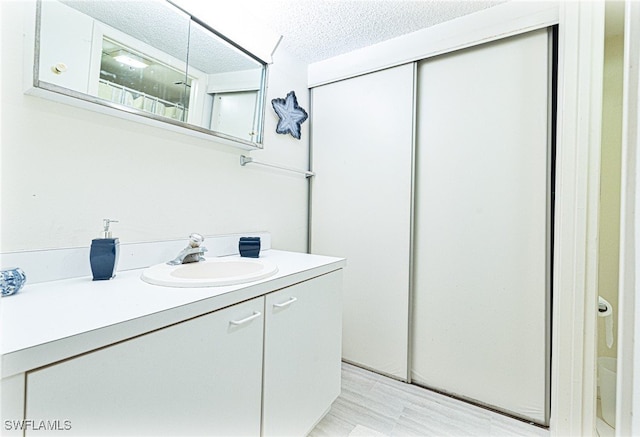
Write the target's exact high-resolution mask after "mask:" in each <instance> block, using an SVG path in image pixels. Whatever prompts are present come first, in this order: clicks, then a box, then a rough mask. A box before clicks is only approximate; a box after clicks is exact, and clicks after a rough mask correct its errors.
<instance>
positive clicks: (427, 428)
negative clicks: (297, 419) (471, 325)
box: [309, 363, 549, 437]
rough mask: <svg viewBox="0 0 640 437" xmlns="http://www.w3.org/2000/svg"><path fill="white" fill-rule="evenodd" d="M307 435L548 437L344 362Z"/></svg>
mask: <svg viewBox="0 0 640 437" xmlns="http://www.w3.org/2000/svg"><path fill="white" fill-rule="evenodd" d="M309 436H310V437H349V436H350V437H356V436H357V437H365V436H369V437H380V436H388V437H402V436H421V437H427V436H535V437H549V431H548V430H547V429H544V428H540V427H538V426H534V425H531V424H528V423H526V422H522V421H520V420H516V419H513V418H510V417H507V416H504V415H502V414H500V413H496V412H494V411H491V410H487V409H484V408H481V407H476V406H474V405H471V404H469V403H467V402H463V401H459V400H456V399H453V398H450V397H448V396H445V395H441V394H438V393H435V392H432V391H430V390H427V389H424V388H421V387H417V386H415V385H411V384H406V383H404V382H400V381H396V380H394V379H391V378H387V377H385V376H382V375H378V374H376V373H374V372H369V371H367V370H364V369H360V368H359V367H356V366H353V365H350V364H347V363H343V364H342V392H341V393H340V396H339V397H338V399H336V401H335V402H334V403H333V406H332V407H331V410H330V411H329V413H327V415H326V416H325V417H324V418H323V419H322V420H321V421H320V422H319V423H318V425H317V426H316V427H315V428H314V429H313V430H312V431H311V433H310V434H309Z"/></svg>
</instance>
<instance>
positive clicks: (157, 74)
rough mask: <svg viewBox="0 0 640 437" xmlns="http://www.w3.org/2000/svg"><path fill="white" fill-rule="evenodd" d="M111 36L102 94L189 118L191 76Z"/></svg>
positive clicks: (106, 48) (106, 44)
mask: <svg viewBox="0 0 640 437" xmlns="http://www.w3.org/2000/svg"><path fill="white" fill-rule="evenodd" d="M185 77H187V76H186V73H185V72H184V71H178V70H176V69H174V68H172V67H170V66H168V65H166V64H164V63H162V62H161V61H159V60H157V59H153V58H152V57H151V56H148V55H146V54H144V53H140V52H138V51H136V50H135V49H133V48H131V47H127V46H125V45H123V44H120V43H118V42H116V41H113V40H111V39H108V38H103V40H102V59H101V62H100V80H99V84H98V97H100V98H102V99H105V100H109V101H110V102H114V103H119V104H121V105H125V106H129V107H132V108H136V109H139V110H141V111H144V112H149V113H152V114H156V115H160V116H162V117H168V118H172V119H174V120H179V121H187V118H188V111H189V93H185V87H186V88H187V89H188V88H190V87H191V78H189V77H187V80H186V83H185Z"/></svg>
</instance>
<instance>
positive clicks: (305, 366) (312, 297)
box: [262, 270, 342, 436]
mask: <svg viewBox="0 0 640 437" xmlns="http://www.w3.org/2000/svg"><path fill="white" fill-rule="evenodd" d="M341 297H342V270H337V271H334V272H331V273H328V274H325V275H323V276H320V277H317V278H314V279H313V280H310V281H306V282H302V283H299V284H297V285H293V286H291V287H288V288H285V289H282V290H279V291H277V292H274V293H271V294H268V295H267V296H266V300H265V340H264V341H265V344H264V383H263V419H262V433H263V435H264V436H304V435H306V434H307V433H308V432H309V431H311V429H312V428H313V427H314V425H315V424H316V423H317V422H318V421H319V420H320V419H321V418H322V417H323V416H324V414H325V413H326V412H327V410H328V409H329V407H330V406H331V403H332V402H333V401H334V400H335V399H336V398H337V397H338V395H339V394H340V361H341V344H342V342H341V338H342V302H341Z"/></svg>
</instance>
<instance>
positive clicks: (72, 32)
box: [33, 0, 266, 148]
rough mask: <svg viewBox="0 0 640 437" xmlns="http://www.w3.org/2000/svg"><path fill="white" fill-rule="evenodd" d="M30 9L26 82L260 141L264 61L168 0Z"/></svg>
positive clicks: (105, 0) (254, 144)
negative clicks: (30, 59)
mask: <svg viewBox="0 0 640 437" xmlns="http://www.w3.org/2000/svg"><path fill="white" fill-rule="evenodd" d="M36 15H37V19H36V32H35V59H34V83H33V86H34V87H35V88H38V89H43V90H47V91H51V92H54V93H57V94H62V95H65V96H69V97H72V98H74V99H79V100H81V101H83V102H90V103H95V104H97V105H99V107H103V108H104V107H106V108H111V109H116V110H117V111H121V112H122V113H123V114H135V115H137V116H141V117H144V119H142V120H145V121H148V120H155V121H156V122H162V123H166V124H168V125H171V126H178V127H183V128H187V129H190V130H191V131H194V132H198V133H200V134H205V135H211V136H213V137H216V138H217V139H220V140H224V141H223V142H227V141H232V142H234V143H236V144H239V145H241V146H243V147H244V148H260V147H261V143H262V119H263V114H264V105H265V104H264V101H265V92H264V90H265V85H266V63H264V62H263V61H261V60H260V59H258V58H257V57H256V56H253V55H252V54H250V53H248V52H247V51H245V50H244V49H242V48H241V47H239V46H237V45H235V44H234V43H233V42H231V41H229V40H228V39H226V38H225V37H224V36H222V35H220V34H218V33H216V32H215V30H213V29H211V28H210V27H208V26H207V25H206V24H204V23H203V22H201V21H200V20H198V19H197V18H195V17H191V16H190V15H188V14H187V13H185V12H184V11H182V10H181V9H179V8H177V7H176V6H174V5H173V4H171V3H170V2H168V1H164V0H133V1H127V2H123V1H118V0H92V1H86V0H59V1H58V0H45V1H42V0H38V2H37V8H36ZM128 118H131V117H128Z"/></svg>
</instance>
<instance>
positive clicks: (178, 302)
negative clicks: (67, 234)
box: [0, 250, 346, 378]
mask: <svg viewBox="0 0 640 437" xmlns="http://www.w3.org/2000/svg"><path fill="white" fill-rule="evenodd" d="M260 258H265V259H268V260H269V261H272V262H274V263H275V264H277V265H278V273H276V274H275V275H274V276H271V277H269V278H267V279H263V280H260V281H255V282H250V283H245V284H238V285H229V286H222V287H203V288H173V287H162V286H157V285H151V284H147V283H146V282H143V281H142V280H141V279H140V275H141V273H142V271H143V270H144V269H136V270H128V271H121V272H118V273H117V275H116V277H115V278H114V279H112V280H109V281H92V278H91V277H81V278H73V279H65V280H60V281H51V282H43V283H39V284H32V285H29V284H27V285H26V286H25V288H24V289H23V290H21V291H20V292H19V293H18V294H16V295H14V296H10V297H6V298H3V299H2V306H1V313H0V329H1V332H2V340H1V345H0V352H1V354H2V377H3V378H4V377H8V376H11V375H14V374H17V373H21V372H25V371H27V370H31V369H35V368H38V367H41V366H45V365H48V364H51V363H53V362H56V361H59V360H62V359H66V358H69V357H72V356H75V355H78V354H82V353H85V352H88V351H91V350H95V349H98V348H101V347H104V346H107V345H110V344H113V343H116V342H119V341H122V340H126V339H128V338H132V337H135V336H138V335H141V334H144V333H147V332H150V331H153V330H156V329H160V328H163V327H166V326H169V325H172V324H174V323H179V322H182V321H185V320H188V319H191V318H193V317H198V316H200V315H203V314H207V313H209V312H211V311H215V310H218V309H220V308H224V307H226V306H229V305H233V304H235V303H238V302H242V301H245V300H247V299H252V298H254V297H257V296H261V295H263V294H266V293H269V292H272V291H275V290H278V289H281V288H284V287H288V286H291V285H293V284H296V283H299V282H302V281H306V280H308V279H311V278H313V277H316V276H319V275H322V274H325V273H328V272H331V271H334V270H337V269H339V268H342V267H344V265H345V264H346V261H345V260H344V259H343V258H334V257H327V256H320V255H309V254H304V253H296V252H285V251H279V250H266V251H263V252H261V254H260Z"/></svg>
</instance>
